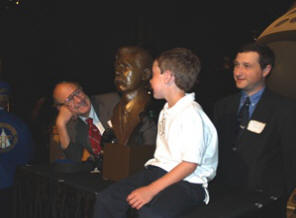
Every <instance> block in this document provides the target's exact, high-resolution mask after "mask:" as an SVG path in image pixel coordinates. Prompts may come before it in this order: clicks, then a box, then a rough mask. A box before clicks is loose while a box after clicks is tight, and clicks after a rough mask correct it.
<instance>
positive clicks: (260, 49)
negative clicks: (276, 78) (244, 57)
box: [238, 43, 275, 69]
mask: <svg viewBox="0 0 296 218" xmlns="http://www.w3.org/2000/svg"><path fill="white" fill-rule="evenodd" d="M244 52H256V53H258V55H259V64H260V67H261V69H265V67H266V66H267V65H270V66H271V67H272V68H273V66H274V62H275V55H274V52H273V51H272V50H271V48H270V47H268V46H267V45H265V44H262V43H249V44H246V45H243V46H242V47H241V48H240V49H239V50H238V53H244Z"/></svg>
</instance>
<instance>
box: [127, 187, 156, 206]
mask: <svg viewBox="0 0 296 218" xmlns="http://www.w3.org/2000/svg"><path fill="white" fill-rule="evenodd" d="M154 195H155V194H153V191H152V190H151V188H150V187H149V186H143V187H141V188H138V189H135V190H134V191H132V192H131V193H130V194H129V195H128V196H127V198H126V200H127V202H128V203H129V205H130V206H131V207H132V208H136V209H137V210H139V209H140V208H141V207H142V206H144V205H145V204H147V203H148V202H150V201H151V199H152V198H153V197H154Z"/></svg>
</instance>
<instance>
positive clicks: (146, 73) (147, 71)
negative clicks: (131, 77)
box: [142, 68, 152, 81]
mask: <svg viewBox="0 0 296 218" xmlns="http://www.w3.org/2000/svg"><path fill="white" fill-rule="evenodd" d="M151 75H152V72H151V69H150V68H145V69H144V71H143V77H142V80H143V81H148V80H149V79H150V78H151Z"/></svg>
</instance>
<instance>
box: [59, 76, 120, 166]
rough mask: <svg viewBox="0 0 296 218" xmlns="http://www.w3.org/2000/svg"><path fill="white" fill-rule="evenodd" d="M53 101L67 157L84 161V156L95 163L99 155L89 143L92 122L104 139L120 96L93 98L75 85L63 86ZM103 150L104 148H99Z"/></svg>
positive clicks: (62, 146) (111, 94)
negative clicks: (85, 154)
mask: <svg viewBox="0 0 296 218" xmlns="http://www.w3.org/2000/svg"><path fill="white" fill-rule="evenodd" d="M53 98H54V101H55V103H56V106H57V109H58V111H59V113H58V115H57V118H56V128H57V131H58V134H59V140H60V145H61V148H62V149H63V150H64V153H65V155H66V157H67V158H68V159H70V160H73V161H80V160H81V159H82V158H83V153H85V152H86V151H87V152H88V153H89V154H90V156H89V158H91V159H95V158H96V156H98V154H96V153H95V151H94V149H93V148H92V145H91V142H90V140H89V126H88V123H87V119H88V118H92V120H93V124H94V125H95V126H96V127H97V129H98V131H99V132H100V135H101V136H102V135H103V133H104V131H105V129H107V128H108V124H107V122H108V121H109V120H110V118H111V115H112V111H113V108H114V106H115V105H116V104H117V103H118V102H119V95H118V94H117V93H107V94H102V95H96V96H93V97H91V98H89V97H88V96H87V95H86V94H85V93H84V92H83V90H82V87H81V86H80V85H79V84H77V83H74V82H66V81H64V82H60V83H58V84H57V85H56V86H55V88H54V91H53ZM99 149H100V148H99Z"/></svg>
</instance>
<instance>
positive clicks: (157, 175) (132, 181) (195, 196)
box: [95, 48, 218, 218]
mask: <svg viewBox="0 0 296 218" xmlns="http://www.w3.org/2000/svg"><path fill="white" fill-rule="evenodd" d="M152 71H153V77H152V79H151V80H150V83H151V87H152V89H153V96H154V98H157V99H165V100H166V101H167V102H166V104H165V105H164V107H163V110H162V111H161V112H160V116H159V121H158V133H157V141H156V150H155V153H154V158H152V159H151V160H149V161H148V162H147V163H146V164H145V169H144V170H143V171H141V172H139V173H137V174H135V175H133V176H131V177H128V178H126V179H123V180H121V181H119V182H118V183H115V184H113V185H111V186H110V187H108V188H107V189H106V190H104V191H103V192H101V193H99V194H98V197H97V202H96V211H95V212H96V215H97V217H102V218H107V217H116V218H119V217H126V215H125V214H126V211H127V210H128V208H129V206H130V207H132V208H136V209H137V210H138V215H139V217H141V218H143V217H150V218H151V217H153V218H156V217H168V218H173V217H178V216H179V215H180V214H181V213H182V212H183V211H185V210H189V209H191V208H192V207H194V206H196V205H199V204H202V202H203V201H205V202H206V203H208V201H209V196H208V192H207V189H206V187H207V185H208V181H209V180H211V179H213V178H214V176H215V174H216V168H217V162H218V157H217V156H218V151H217V144H218V141H217V133H216V129H215V127H214V126H213V124H212V122H211V121H210V120H209V118H208V117H207V116H206V114H205V113H204V112H203V110H202V109H201V107H200V105H199V104H198V103H197V102H195V101H194V94H193V93H191V94H186V92H187V91H189V90H190V89H191V88H192V87H193V85H194V83H195V81H196V79H197V76H198V74H199V72H200V61H199V59H198V57H197V56H196V55H194V54H193V53H192V52H191V51H190V50H188V49H185V48H175V49H172V50H168V51H166V52H163V53H162V54H161V55H160V56H159V57H158V58H157V59H156V60H155V61H154V63H153V67H152Z"/></svg>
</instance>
